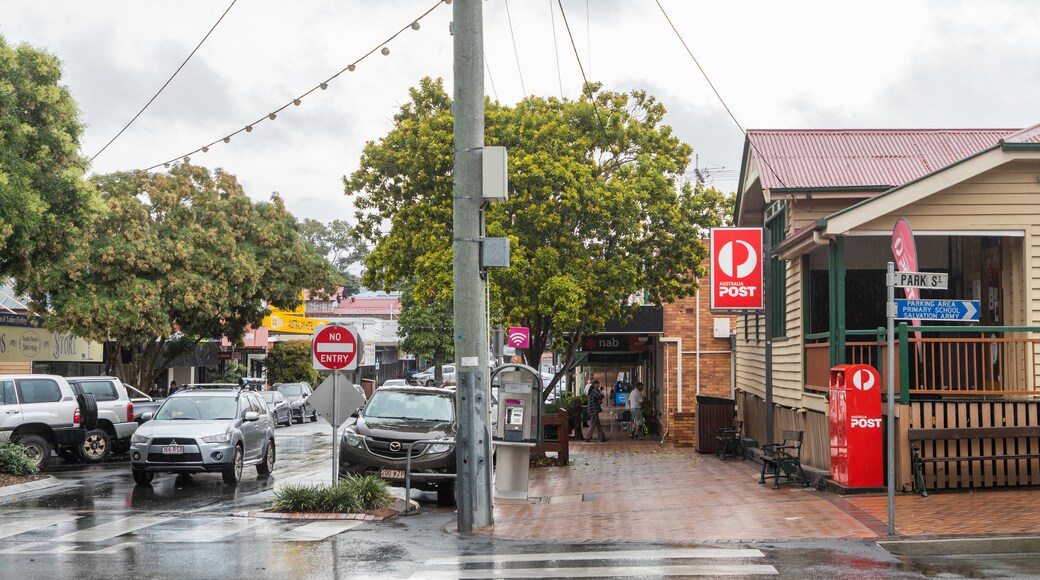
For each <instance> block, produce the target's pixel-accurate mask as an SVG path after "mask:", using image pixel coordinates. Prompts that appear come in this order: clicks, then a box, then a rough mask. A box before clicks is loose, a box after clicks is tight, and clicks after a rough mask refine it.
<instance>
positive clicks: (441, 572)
mask: <svg viewBox="0 0 1040 580" xmlns="http://www.w3.org/2000/svg"><path fill="white" fill-rule="evenodd" d="M763 557H765V555H764V554H763V553H762V552H761V551H760V550H753V549H739V548H738V549H727V548H718V549H715V548H676V549H666V550H619V551H596V552H543V553H537V554H486V555H473V556H454V557H443V558H431V559H430V560H427V561H426V563H425V566H426V568H425V569H422V570H418V571H417V572H415V573H414V574H412V576H411V578H416V579H418V578H430V579H441V578H460V579H466V578H600V577H614V578H643V577H648V576H775V575H777V574H779V573H778V572H777V570H776V568H774V567H773V566H771V565H768V564H733V563H719V562H707V561H705V560H727V559H728V560H733V559H745V558H763ZM631 560H643V561H645V562H646V563H642V564H639V565H623V566H617V565H614V563H615V562H625V561H631ZM690 560H700V561H701V562H698V563H696V564H693V563H691V562H690ZM521 562H525V563H532V562H539V563H561V562H576V563H585V562H589V563H594V564H595V565H592V566H586V565H578V566H539V567H537V568H534V567H532V568H511V567H508V565H509V564H514V563H521ZM481 564H482V565H483V567H479V568H478V567H476V565H481ZM464 566H465V567H464Z"/></svg>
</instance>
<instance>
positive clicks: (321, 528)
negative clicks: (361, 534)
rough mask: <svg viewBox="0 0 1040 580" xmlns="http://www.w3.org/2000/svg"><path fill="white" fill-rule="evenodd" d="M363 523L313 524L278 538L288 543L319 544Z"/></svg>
mask: <svg viewBox="0 0 1040 580" xmlns="http://www.w3.org/2000/svg"><path fill="white" fill-rule="evenodd" d="M361 523H362V522H359V521H357V520H346V521H327V522H312V523H309V524H304V525H302V526H300V527H298V528H293V529H292V530H290V531H288V532H286V533H284V534H282V535H280V536H278V540H281V541H287V542H317V541H319V540H324V539H325V538H328V537H329V536H335V535H336V534H338V533H340V532H345V531H347V530H349V529H351V528H356V527H358V526H360V525H361Z"/></svg>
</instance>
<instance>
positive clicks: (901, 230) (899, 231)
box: [892, 218, 921, 352]
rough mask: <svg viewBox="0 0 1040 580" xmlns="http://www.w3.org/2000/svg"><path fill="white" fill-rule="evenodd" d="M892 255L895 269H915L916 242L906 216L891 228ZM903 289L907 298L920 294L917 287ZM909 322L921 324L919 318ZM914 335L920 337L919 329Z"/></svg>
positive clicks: (918, 347)
mask: <svg viewBox="0 0 1040 580" xmlns="http://www.w3.org/2000/svg"><path fill="white" fill-rule="evenodd" d="M892 256H893V257H895V259H896V270H897V271H899V272H916V271H917V244H915V243H914V230H912V229H910V222H908V221H906V218H899V219H898V220H896V225H895V227H894V228H892ZM903 290H904V291H905V292H906V299H907V300H917V299H918V298H919V297H920V294H921V293H920V291H919V290H918V289H917V288H909V287H907V288H903ZM910 323H911V324H913V325H914V326H921V321H920V320H911V321H910ZM914 336H916V337H917V338H918V339H920V338H921V333H920V331H917V332H914ZM917 349H918V352H920V349H921V343H920V342H918V343H917Z"/></svg>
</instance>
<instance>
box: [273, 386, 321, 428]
mask: <svg viewBox="0 0 1040 580" xmlns="http://www.w3.org/2000/svg"><path fill="white" fill-rule="evenodd" d="M271 390H272V391H278V392H279V393H281V394H283V395H285V398H286V399H288V400H289V408H290V409H291V410H292V417H293V421H296V422H298V423H303V422H304V421H305V420H307V419H308V418H310V420H311V421H317V420H318V410H317V409H315V408H314V405H312V404H311V403H310V402H309V401H307V397H310V396H311V393H312V392H314V389H312V388H311V386H310V385H309V384H307V383H304V382H300V383H276V384H275V385H274V386H273V387H271Z"/></svg>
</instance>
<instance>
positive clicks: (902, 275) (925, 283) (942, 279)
mask: <svg viewBox="0 0 1040 580" xmlns="http://www.w3.org/2000/svg"><path fill="white" fill-rule="evenodd" d="M892 285H893V286H895V287H896V288H929V289H933V290H946V289H947V288H948V287H949V286H950V275H949V274H940V273H932V272H896V273H894V274H893V278H892Z"/></svg>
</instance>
